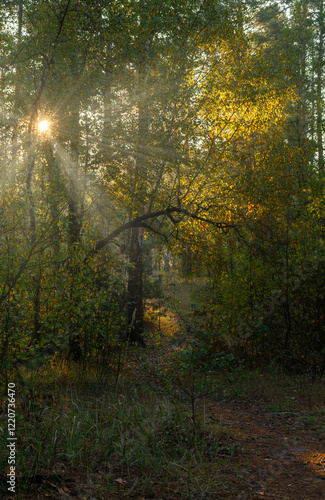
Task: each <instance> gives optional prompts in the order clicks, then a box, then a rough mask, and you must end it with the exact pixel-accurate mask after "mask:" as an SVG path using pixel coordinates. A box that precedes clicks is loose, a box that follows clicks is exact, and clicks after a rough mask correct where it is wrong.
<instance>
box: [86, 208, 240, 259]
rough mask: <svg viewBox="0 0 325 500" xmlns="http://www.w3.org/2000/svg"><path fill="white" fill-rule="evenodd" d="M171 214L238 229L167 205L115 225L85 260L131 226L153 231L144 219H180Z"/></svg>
mask: <svg viewBox="0 0 325 500" xmlns="http://www.w3.org/2000/svg"><path fill="white" fill-rule="evenodd" d="M173 214H180V215H183V216H184V217H187V218H189V219H194V220H198V221H200V222H204V223H206V224H210V225H212V226H214V227H216V228H218V229H221V230H222V231H229V229H235V230H238V228H237V227H236V226H235V225H234V224H226V223H223V222H216V221H214V220H213V219H209V218H207V217H204V216H201V215H198V213H196V212H190V211H189V210H186V209H185V208H180V207H168V208H165V209H163V210H157V211H156V212H151V213H147V214H143V215H139V216H138V217H136V218H135V219H133V220H131V221H129V222H126V223H125V224H121V226H119V227H117V228H116V229H115V230H114V231H112V232H111V233H110V234H109V235H107V236H106V237H105V238H103V239H102V240H99V241H98V242H97V243H96V245H95V247H94V248H93V249H92V250H91V251H90V252H89V253H88V255H87V256H86V258H85V261H87V260H88V259H89V258H90V257H92V256H93V255H95V254H96V253H98V252H99V251H100V250H101V249H102V248H104V247H105V246H106V245H108V244H109V243H110V242H111V241H112V240H114V239H115V238H116V237H117V236H119V235H120V234H121V233H123V232H124V231H127V230H128V229H131V228H133V227H146V228H147V229H149V230H152V231H154V229H153V228H152V227H151V226H150V225H147V224H145V221H148V220H151V219H156V218H157V217H161V216H167V217H168V218H169V219H170V220H171V221H172V222H173V224H175V225H177V224H178V223H179V222H181V220H183V218H182V219H180V220H177V219H175V217H173Z"/></svg>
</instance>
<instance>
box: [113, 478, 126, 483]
mask: <svg viewBox="0 0 325 500" xmlns="http://www.w3.org/2000/svg"><path fill="white" fill-rule="evenodd" d="M115 481H116V482H117V483H119V484H127V481H125V479H122V478H120V477H119V478H118V479H115Z"/></svg>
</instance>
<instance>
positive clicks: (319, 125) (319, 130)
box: [316, 0, 324, 176]
mask: <svg viewBox="0 0 325 500" xmlns="http://www.w3.org/2000/svg"><path fill="white" fill-rule="evenodd" d="M319 24H320V26H319V44H318V60H317V73H316V81H317V95H316V99H317V147H318V169H319V174H320V175H321V176H322V175H323V174H324V146H323V127H322V125H323V123H322V122H323V113H322V111H323V105H322V77H323V66H324V62H323V52H324V1H323V0H320V5H319Z"/></svg>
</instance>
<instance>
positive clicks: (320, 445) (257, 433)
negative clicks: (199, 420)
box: [214, 400, 325, 500]
mask: <svg viewBox="0 0 325 500" xmlns="http://www.w3.org/2000/svg"><path fill="white" fill-rule="evenodd" d="M214 412H215V415H216V416H217V418H218V419H219V420H220V422H221V423H222V424H223V425H225V426H227V427H229V428H230V429H231V430H233V431H235V435H236V441H238V440H239V442H240V444H241V445H242V446H244V449H246V450H247V453H245V457H244V462H245V466H244V468H243V469H242V470H241V472H240V474H239V475H238V477H237V478H236V479H234V481H233V483H232V484H231V483H230V484H229V496H227V495H226V496H225V497H224V498H229V499H234V500H235V499H236V500H250V499H257V498H265V499H271V498H272V499H277V500H280V499H281V500H285V499H290V500H300V499H301V500H321V499H325V434H324V432H321V431H319V430H317V429H316V428H312V427H309V428H308V426H307V425H305V424H301V423H300V422H299V418H298V415H295V414H292V413H290V412H278V413H275V412H272V411H268V410H267V409H265V408H263V407H262V405H261V404H258V403H257V402H255V401H247V400H245V401H230V402H224V403H222V404H218V405H215V406H214ZM215 498H218V496H216V497H215ZM219 498H220V497H219Z"/></svg>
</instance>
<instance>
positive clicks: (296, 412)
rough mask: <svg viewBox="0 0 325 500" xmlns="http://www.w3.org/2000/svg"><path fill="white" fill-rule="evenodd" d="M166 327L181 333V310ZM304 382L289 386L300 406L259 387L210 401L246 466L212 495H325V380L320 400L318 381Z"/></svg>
mask: <svg viewBox="0 0 325 500" xmlns="http://www.w3.org/2000/svg"><path fill="white" fill-rule="evenodd" d="M164 328H165V331H167V339H169V340H167V342H170V340H171V339H173V338H175V337H176V338H177V337H178V334H179V332H178V317H177V314H175V313H169V314H168V315H167V318H166V319H165V321H164ZM165 338H166V337H165ZM176 345H177V341H176ZM257 377H258V375H257ZM273 383H275V384H277V381H276V380H275V381H273ZM304 383H305V384H306V385H305V387H304V388H303V390H302V391H301V387H299V385H297V386H296V387H295V383H294V382H293V384H290V386H291V387H290V388H289V387H288V392H289V394H290V393H291V395H292V394H295V396H292V397H291V398H290V399H292V400H299V401H298V402H299V404H298V409H297V408H294V409H293V410H292V409H290V410H289V409H288V408H287V409H285V408H284V406H285V405H283V401H282V402H280V401H274V400H273V398H271V399H272V400H273V403H272V404H270V400H268V401H263V397H262V398H261V397H260V395H261V394H258V392H259V391H255V392H257V394H255V395H254V394H253V395H251V396H248V397H247V396H246V397H244V398H243V399H242V398H234V399H228V400H225V401H222V402H218V403H213V402H210V403H209V405H210V408H211V411H212V414H213V415H214V418H215V420H217V421H219V422H220V424H221V425H222V426H223V427H225V428H227V429H229V430H230V431H231V434H232V435H233V436H234V439H235V441H236V443H237V448H236V449H237V450H241V453H240V454H241V458H240V459H239V457H238V456H233V457H232V459H233V460H234V461H238V462H240V463H241V466H240V469H239V470H238V473H237V474H236V477H234V471H233V470H230V471H229V475H228V474H227V473H225V474H224V476H223V488H221V489H220V491H218V492H216V494H215V495H214V494H213V493H212V494H210V495H208V496H207V498H209V499H219V498H220V499H229V500H250V499H252V500H253V499H261V498H265V499H276V500H289V499H290V500H322V499H325V419H324V416H325V381H323V383H322V382H321V381H320V384H321V385H322V386H323V387H321V389H320V394H321V397H322V400H320V401H316V402H315V401H314V399H315V395H314V397H312V396H311V393H310V391H309V389H311V387H312V385H313V384H311V382H309V383H308V381H307V382H306V380H305V381H304ZM252 392H253V393H254V390H253V391H252ZM260 392H261V393H262V394H263V392H265V390H262V391H260ZM315 403H316V404H315ZM314 405H315V406H316V407H317V408H318V409H319V408H321V407H322V409H323V410H322V412H321V414H322V417H323V418H322V419H321V421H320V420H318V421H316V420H315V419H313V418H312V417H311V415H312V414H313V409H314ZM291 406H292V405H291ZM308 415H309V417H308ZM224 453H225V454H226V453H227V449H225V450H224ZM230 453H231V452H230ZM202 498H204V497H202Z"/></svg>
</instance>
